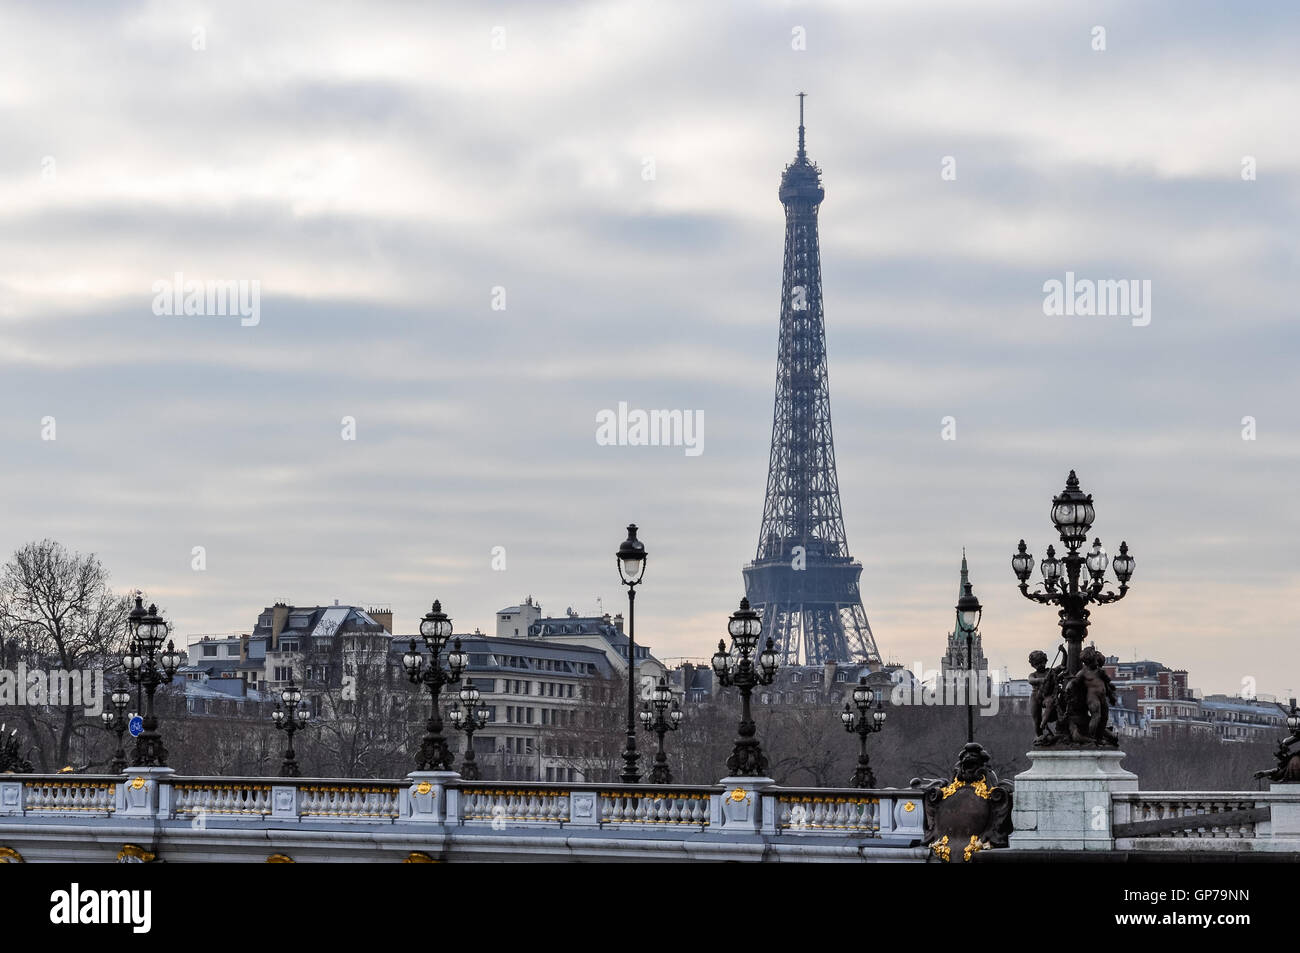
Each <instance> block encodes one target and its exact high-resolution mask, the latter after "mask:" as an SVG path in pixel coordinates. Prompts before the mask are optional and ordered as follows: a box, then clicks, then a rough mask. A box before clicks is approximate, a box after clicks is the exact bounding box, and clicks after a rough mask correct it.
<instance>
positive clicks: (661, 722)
mask: <svg viewBox="0 0 1300 953" xmlns="http://www.w3.org/2000/svg"><path fill="white" fill-rule="evenodd" d="M651 706H653V707H654V711H651V710H650V709H651ZM681 723H682V708H681V706H680V705H679V704H677V699H676V698H674V697H673V690H672V689H671V688H669V687H668V679H666V678H664V677H663V676H662V675H660V676H659V684H658V685H656V686H655V689H654V691H653V692H652V693H651V694H650V702H649V704H647V705H645V706H644V707H643V708H642V709H641V725H642V727H643V728H645V730H646V731H649V732H653V733H654V734H655V735H657V736H658V737H659V751H658V753H657V754H656V755H655V763H654V766H653V767H652V768H651V769H650V783H651V784H672V783H673V773H672V771H671V770H670V769H669V767H668V755H667V754H665V753H664V735H666V734H667V733H668V732H670V731H676V730H677V729H678V728H679V727H681Z"/></svg>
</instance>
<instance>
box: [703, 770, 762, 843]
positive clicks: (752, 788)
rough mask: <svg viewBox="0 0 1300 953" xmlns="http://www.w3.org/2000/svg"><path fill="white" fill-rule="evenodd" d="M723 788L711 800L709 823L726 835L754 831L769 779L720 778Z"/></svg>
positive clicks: (760, 821) (756, 829)
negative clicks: (723, 789) (720, 792)
mask: <svg viewBox="0 0 1300 953" xmlns="http://www.w3.org/2000/svg"><path fill="white" fill-rule="evenodd" d="M718 783H719V784H722V785H724V786H725V788H726V790H725V791H723V792H722V794H721V795H718V796H716V797H715V798H714V799H713V817H712V819H711V826H712V827H713V829H714V830H721V831H724V832H726V833H728V834H757V833H758V832H759V830H760V828H761V826H762V822H763V791H764V790H765V789H767V788H770V787H772V785H774V784H776V782H775V781H773V780H772V779H771V778H752V777H741V778H723V779H722V780H721V781H720V782H718Z"/></svg>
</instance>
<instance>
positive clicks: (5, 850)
mask: <svg viewBox="0 0 1300 953" xmlns="http://www.w3.org/2000/svg"><path fill="white" fill-rule="evenodd" d="M25 863H27V861H25V860H23V855H22V854H20V853H18V851H16V850H14V849H13V848H12V847H0V864H25Z"/></svg>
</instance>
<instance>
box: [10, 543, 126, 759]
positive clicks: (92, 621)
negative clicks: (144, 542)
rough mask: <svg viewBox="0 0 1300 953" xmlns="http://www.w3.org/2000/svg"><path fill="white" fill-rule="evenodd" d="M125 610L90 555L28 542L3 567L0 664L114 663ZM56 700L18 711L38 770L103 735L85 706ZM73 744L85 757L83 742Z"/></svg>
mask: <svg viewBox="0 0 1300 953" xmlns="http://www.w3.org/2000/svg"><path fill="white" fill-rule="evenodd" d="M129 611H130V602H129V600H128V599H127V597H125V596H119V595H116V594H114V593H113V591H112V590H111V589H110V588H109V586H108V572H107V570H105V569H104V567H103V565H102V564H101V563H100V561H99V560H98V559H97V558H96V557H95V556H94V555H93V554H89V555H84V556H83V555H82V554H80V553H74V552H69V551H68V550H67V549H66V548H65V547H64V546H63V545H62V544H60V543H58V542H55V541H54V540H50V539H44V540H41V541H40V542H33V543H28V544H27V545H25V546H23V547H22V548H20V549H19V550H18V551H17V552H15V553H14V555H13V558H12V559H10V560H9V562H8V563H6V564H5V566H4V569H3V571H2V572H0V661H2V662H4V663H5V664H6V665H9V664H16V663H17V662H19V661H21V662H25V663H26V664H27V665H29V666H33V667H39V668H44V669H61V670H63V671H65V672H76V673H89V672H91V671H93V670H95V669H100V670H107V669H112V668H115V667H116V665H117V661H118V660H117V654H118V652H119V650H120V649H121V646H122V641H123V636H124V624H125V622H126V617H127V613H128V612H129ZM60 701H61V702H62V703H61V704H59V705H45V706H29V705H23V706H20V708H19V718H20V719H21V720H22V721H23V723H24V725H25V727H26V729H27V733H28V736H29V737H30V738H31V739H32V742H33V745H34V755H35V760H36V763H37V765H38V766H39V769H40V770H42V771H52V770H58V769H59V768H61V767H63V766H64V765H66V764H68V763H69V762H70V760H71V759H72V757H73V753H74V750H73V749H74V743H75V742H77V741H78V740H79V739H82V738H83V737H84V736H85V734H86V733H87V732H89V731H95V732H96V733H95V734H94V735H93V737H95V738H99V737H100V735H101V733H102V728H101V727H100V724H99V722H98V721H97V720H94V721H92V720H91V719H89V718H87V717H86V716H85V714H84V707H85V706H83V705H74V704H72V703H71V700H70V699H66V698H64V699H60ZM76 747H77V748H78V750H77V752H76V754H77V755H78V757H85V756H86V746H85V745H76ZM83 768H84V765H83Z"/></svg>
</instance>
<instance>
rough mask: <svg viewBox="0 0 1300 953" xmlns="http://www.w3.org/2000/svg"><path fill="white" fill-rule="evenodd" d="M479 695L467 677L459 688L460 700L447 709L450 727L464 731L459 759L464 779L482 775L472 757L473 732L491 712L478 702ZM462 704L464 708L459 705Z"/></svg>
mask: <svg viewBox="0 0 1300 953" xmlns="http://www.w3.org/2000/svg"><path fill="white" fill-rule="evenodd" d="M480 697H481V696H480V694H479V690H478V689H477V688H475V687H474V682H473V680H472V679H467V680H466V681H465V684H464V686H462V687H461V690H460V701H459V702H452V705H451V708H450V709H449V710H448V711H447V717H448V718H449V719H451V724H452V727H454V728H459V729H460V730H461V731H463V732H465V756H464V757H463V758H461V760H460V776H461V777H462V778H463V779H464V780H466V781H477V780H479V779H480V777H482V776H481V775H480V774H479V770H478V761H477V760H475V758H474V732H476V731H478V730H479V729H480V728H483V727H484V726H486V725H487V723H488V716H489V715H490V714H491V712H489V711H488V709H487V706H486V705H481V704H479V698H480ZM462 704H464V706H465V707H464V708H461V707H460V706H461V705H462Z"/></svg>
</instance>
